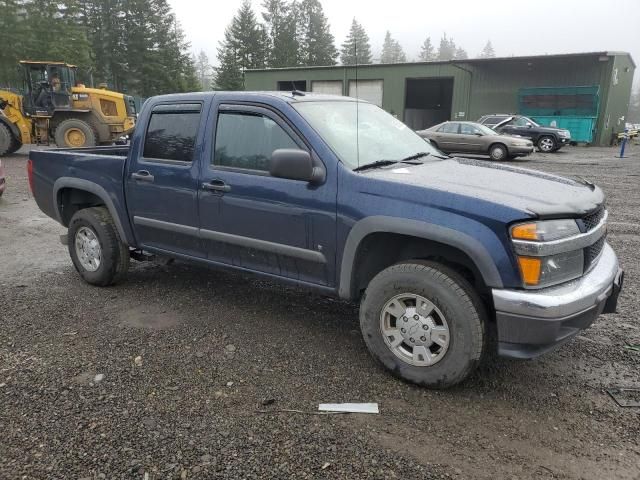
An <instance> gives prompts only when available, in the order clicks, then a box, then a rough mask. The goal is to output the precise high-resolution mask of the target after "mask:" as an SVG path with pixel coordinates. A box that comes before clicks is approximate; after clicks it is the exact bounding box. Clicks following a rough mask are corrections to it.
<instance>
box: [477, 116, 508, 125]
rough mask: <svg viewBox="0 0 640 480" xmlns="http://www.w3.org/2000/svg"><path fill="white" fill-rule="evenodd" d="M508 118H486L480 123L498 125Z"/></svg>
mask: <svg viewBox="0 0 640 480" xmlns="http://www.w3.org/2000/svg"><path fill="white" fill-rule="evenodd" d="M506 118H507V117H484V118H483V119H482V121H481V122H480V123H482V124H484V125H496V124H498V123H500V122H502V121H503V120H505V119H506Z"/></svg>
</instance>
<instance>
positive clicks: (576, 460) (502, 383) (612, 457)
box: [0, 146, 640, 480]
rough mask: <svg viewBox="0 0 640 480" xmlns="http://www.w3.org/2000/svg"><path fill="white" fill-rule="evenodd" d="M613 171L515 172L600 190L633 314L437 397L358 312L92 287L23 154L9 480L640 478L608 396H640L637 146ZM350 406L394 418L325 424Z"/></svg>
mask: <svg viewBox="0 0 640 480" xmlns="http://www.w3.org/2000/svg"><path fill="white" fill-rule="evenodd" d="M615 154H616V151H615V150H614V149H610V148H585V147H571V148H567V149H565V150H563V151H561V152H559V153H557V154H548V155H543V154H539V153H536V154H534V155H533V156H532V157H530V158H529V159H526V160H519V161H517V162H515V163H518V164H521V165H523V166H527V167H530V168H534V169H540V170H544V171H548V172H554V173H559V174H567V175H580V176H583V177H585V178H587V179H590V180H592V181H594V182H596V183H597V184H598V185H600V186H601V187H602V188H603V189H604V190H605V192H606V193H607V196H608V207H609V210H610V229H609V237H608V238H609V242H610V243H611V244H612V245H613V247H614V248H615V250H616V251H617V253H618V255H619V257H620V261H621V263H622V265H623V267H624V268H625V270H626V274H627V276H626V283H625V289H624V290H623V293H622V295H621V298H620V307H619V313H617V314H613V315H608V316H603V317H601V318H600V319H599V320H598V321H597V322H596V323H595V324H594V325H593V326H592V328H590V329H589V330H587V331H585V332H584V333H583V334H582V335H580V336H578V337H577V338H575V339H574V340H573V341H572V342H570V343H569V344H567V345H565V346H563V347H562V348H561V349H559V350H557V351H555V352H553V353H551V354H549V355H547V356H545V357H543V358H541V359H538V360H536V361H528V362H523V361H507V360H500V359H496V360H494V361H492V362H490V363H489V364H486V365H484V366H483V367H482V368H481V369H480V370H479V371H478V372H477V373H476V374H475V375H474V376H473V377H472V378H471V379H470V380H469V381H467V382H466V383H464V384H463V385H461V386H459V387H456V388H454V389H451V390H448V391H441V392H437V391H430V390H425V389H422V388H417V387H415V386H412V385H409V384H406V383H403V382H400V381H398V380H396V379H394V378H393V377H391V376H390V375H388V374H387V373H386V372H384V371H383V370H381V369H380V368H379V367H377V366H376V364H375V363H374V362H373V361H372V359H371V358H370V357H369V355H368V353H367V351H366V348H365V346H364V343H363V341H362V339H361V337H360V334H359V330H358V322H357V307H356V306H354V305H350V304H347V303H342V302H338V301H334V300H330V299H326V298H320V297H317V296H314V295H312V294H309V293H307V292H304V291H301V290H296V289H293V288H287V287H283V286H280V285H276V284H272V283H269V282H266V281H263V280H258V279H256V278H251V277H243V276H240V275H234V274H229V273H220V272H215V271H209V270H205V269H202V268H197V267H192V266H188V265H184V264H173V265H169V266H166V265H162V264H155V263H151V264H135V265H133V268H132V269H131V271H130V275H129V279H128V281H127V282H126V283H124V284H122V285H119V286H117V287H112V288H95V287H91V286H89V285H86V284H84V283H83V282H82V281H81V280H80V278H79V276H78V275H77V274H76V272H75V270H74V269H73V267H72V265H71V261H70V260H69V257H68V254H67V251H66V247H63V246H62V245H61V244H60V242H59V239H58V236H59V235H60V234H62V233H64V229H63V228H62V227H61V226H59V225H57V224H56V223H55V222H54V221H53V220H51V219H49V218H47V217H45V216H44V215H43V214H42V213H40V211H39V210H38V209H37V207H36V205H35V203H34V201H33V199H32V198H31V195H30V193H29V190H28V186H27V181H26V171H25V164H26V160H27V152H25V151H21V152H19V153H18V154H16V155H13V156H11V157H8V158H5V159H3V163H4V165H5V167H6V170H7V174H8V189H7V192H6V193H5V196H4V197H3V198H2V199H0V478H2V479H18V478H22V479H49V478H55V479H101V478H123V479H143V478H148V479H165V478H178V479H183V478H229V479H240V478H274V479H276V478H277V479H284V478H291V479H300V478H335V479H360V478H404V479H413V478H416V479H418V478H420V479H422V478H459V479H475V478H478V479H495V478H499V479H502V478H506V479H547V478H556V479H628V480H632V479H639V478H640V408H621V407H619V406H617V405H616V404H615V403H614V402H613V401H612V399H611V398H610V397H609V396H608V394H607V393H606V389H608V388H611V387H619V386H625V387H637V388H640V352H637V351H634V350H632V349H628V348H625V345H628V344H640V320H639V318H638V311H639V310H640V298H639V295H638V294H639V293H640V292H639V289H640V281H639V280H638V278H639V276H640V261H639V260H638V255H639V254H640V237H639V234H640V146H631V148H630V149H629V150H628V155H629V158H627V159H618V158H615ZM136 357H140V359H138V361H137V362H136V361H135V359H136ZM96 375H98V377H96ZM101 376H102V377H101ZM265 400H269V401H270V400H273V403H272V404H270V405H267V406H263V405H262V403H263V401H265ZM343 401H346V402H378V403H379V405H380V414H379V415H325V416H319V415H313V414H311V412H314V411H316V410H317V407H318V404H319V403H325V402H343ZM265 403H269V402H265ZM278 409H298V410H301V411H303V412H309V413H277V412H276V410H278ZM259 411H267V413H260V412H259ZM145 475H148V476H145Z"/></svg>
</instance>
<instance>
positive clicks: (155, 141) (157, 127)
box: [143, 104, 200, 162]
mask: <svg viewBox="0 0 640 480" xmlns="http://www.w3.org/2000/svg"><path fill="white" fill-rule="evenodd" d="M199 125H200V105H199V104H194V105H162V106H159V107H156V108H155V109H154V110H153V112H152V113H151V119H150V120H149V127H148V128H147V136H146V137H145V141H144V152H143V156H144V157H145V158H147V159H157V160H172V161H179V162H191V161H192V160H193V152H194V150H195V145H196V135H197V134H198V126H199Z"/></svg>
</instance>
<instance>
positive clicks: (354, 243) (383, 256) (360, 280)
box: [338, 216, 503, 299]
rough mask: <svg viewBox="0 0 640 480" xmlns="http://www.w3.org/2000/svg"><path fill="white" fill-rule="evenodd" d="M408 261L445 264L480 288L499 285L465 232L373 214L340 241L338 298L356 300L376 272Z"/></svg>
mask: <svg viewBox="0 0 640 480" xmlns="http://www.w3.org/2000/svg"><path fill="white" fill-rule="evenodd" d="M372 253H373V255H371V254H372ZM365 258H366V259H367V262H364V259H365ZM371 258H373V260H372V261H371V260H370V259H371ZM411 258H422V259H426V258H431V259H433V258H439V259H441V260H443V261H444V262H443V263H445V264H448V265H449V266H453V267H459V268H460V269H462V270H466V272H464V273H469V274H471V275H472V277H473V280H472V281H475V282H476V283H479V284H480V285H481V286H482V287H485V288H490V287H495V288H501V287H502V286H503V283H502V278H501V277H500V273H499V272H498V269H497V267H496V265H495V262H494V261H493V259H492V257H491V255H490V254H489V252H488V251H487V249H486V248H485V247H484V246H483V245H482V244H481V243H480V242H479V241H478V240H477V239H475V238H473V237H471V236H469V235H467V234H466V233H463V232H460V231H458V230H453V229H451V228H448V227H443V226H441V225H435V224H431V223H427V222H421V221H418V220H408V219H403V218H397V217H385V216H373V217H367V218H365V219H363V220H360V221H359V222H357V223H356V224H355V225H354V227H353V228H352V229H351V232H350V233H349V236H348V238H347V241H346V242H345V247H344V250H343V255H342V261H341V268H340V273H339V275H340V277H339V287H338V293H339V295H340V297H342V298H347V299H356V298H358V296H359V295H360V292H361V291H362V288H363V287H366V283H368V280H370V279H371V278H373V276H375V275H376V274H377V273H378V272H379V271H381V270H383V269H384V268H386V267H388V266H390V265H392V264H394V263H397V262H399V261H403V260H409V259H411Z"/></svg>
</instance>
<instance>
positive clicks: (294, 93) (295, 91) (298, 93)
mask: <svg viewBox="0 0 640 480" xmlns="http://www.w3.org/2000/svg"><path fill="white" fill-rule="evenodd" d="M291 87H292V88H291V96H293V97H296V96H297V97H304V92H302V91H300V90H298V89H297V88H296V82H295V81H294V80H291Z"/></svg>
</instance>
